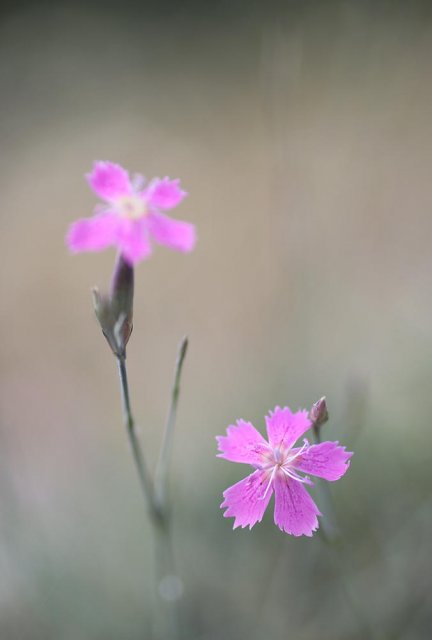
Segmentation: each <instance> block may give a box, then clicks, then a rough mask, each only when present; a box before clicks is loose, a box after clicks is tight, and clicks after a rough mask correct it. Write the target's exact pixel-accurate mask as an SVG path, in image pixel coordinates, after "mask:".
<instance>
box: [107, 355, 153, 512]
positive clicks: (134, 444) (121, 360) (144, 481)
mask: <svg viewBox="0 0 432 640" xmlns="http://www.w3.org/2000/svg"><path fill="white" fill-rule="evenodd" d="M117 364H118V370H119V377H120V391H121V397H122V405H123V419H124V424H125V427H126V431H127V435H128V438H129V442H130V445H131V449H132V454H133V458H134V461H135V466H136V469H137V471H138V476H139V480H140V484H141V489H142V492H143V494H144V498H145V500H146V503H147V507H148V508H149V511H150V514H151V517H152V519H154V518H155V516H156V510H155V503H154V494H153V484H152V481H151V478H150V474H149V472H148V469H147V465H146V462H145V458H144V454H143V452H142V450H141V446H140V443H139V439H138V434H137V431H136V426H135V420H134V418H133V415H132V409H131V403H130V396H129V384H128V377H127V370H126V360H125V357H122V356H119V357H117Z"/></svg>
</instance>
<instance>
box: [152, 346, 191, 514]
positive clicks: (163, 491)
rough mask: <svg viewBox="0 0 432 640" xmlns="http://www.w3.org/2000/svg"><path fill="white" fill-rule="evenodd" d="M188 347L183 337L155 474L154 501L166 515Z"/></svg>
mask: <svg viewBox="0 0 432 640" xmlns="http://www.w3.org/2000/svg"><path fill="white" fill-rule="evenodd" d="M187 347H188V339H187V337H184V338H183V340H182V341H181V343H180V346H179V350H178V354H177V361H176V365H175V372H174V382H173V386H172V390H171V403H170V407H169V411H168V416H167V420H166V423H165V430H164V434H163V439H162V445H161V449H160V453H159V459H158V463H157V466H156V472H155V500H156V505H157V507H158V508H159V509H160V511H161V513H163V514H164V515H166V512H167V508H168V505H167V481H168V467H169V461H170V457H171V450H172V443H173V435H174V427H175V422H176V417H177V405H178V400H179V395H180V379H181V374H182V369H183V362H184V359H185V356H186V351H187Z"/></svg>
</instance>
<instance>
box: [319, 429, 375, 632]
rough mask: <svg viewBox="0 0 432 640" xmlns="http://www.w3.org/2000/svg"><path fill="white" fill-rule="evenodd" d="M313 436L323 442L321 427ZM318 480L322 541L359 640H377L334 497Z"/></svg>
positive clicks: (326, 485) (325, 485) (326, 484)
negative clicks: (357, 590)
mask: <svg viewBox="0 0 432 640" xmlns="http://www.w3.org/2000/svg"><path fill="white" fill-rule="evenodd" d="M313 434H314V438H313V439H314V441H315V443H316V444H319V443H320V442H321V437H320V429H319V426H318V427H316V428H315V425H313ZM317 480H318V487H319V489H320V503H324V506H323V513H324V514H325V515H323V516H322V520H321V527H320V528H319V529H318V532H319V534H320V536H321V540H323V542H324V544H325V545H326V546H327V549H328V552H329V555H330V557H331V559H332V564H333V565H335V566H336V567H337V571H338V574H339V578H340V581H341V583H342V587H343V591H344V594H345V599H346V601H347V604H348V606H349V607H350V609H351V611H352V614H353V617H354V618H355V620H356V623H357V628H358V636H359V640H376V638H377V635H376V633H375V631H374V629H373V628H372V627H371V625H370V624H369V621H368V619H367V616H366V614H365V613H364V611H363V607H362V606H361V604H359V598H358V597H357V594H356V593H355V589H354V588H353V585H352V580H351V574H352V571H351V568H349V567H348V566H347V563H346V559H345V557H344V549H343V547H344V541H343V539H342V536H341V533H340V530H339V528H338V525H337V522H336V515H335V508H334V504H333V496H332V493H331V491H330V487H329V485H328V483H327V482H325V481H323V480H321V479H320V478H318V479H317Z"/></svg>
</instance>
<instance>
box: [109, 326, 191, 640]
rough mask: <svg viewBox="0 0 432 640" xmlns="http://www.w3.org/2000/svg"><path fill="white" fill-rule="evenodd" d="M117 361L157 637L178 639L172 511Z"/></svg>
mask: <svg viewBox="0 0 432 640" xmlns="http://www.w3.org/2000/svg"><path fill="white" fill-rule="evenodd" d="M186 347H187V339H186V338H185V339H184V340H183V341H182V343H181V346H180V350H179V356H178V359H177V365H176V374H175V379H174V386H173V390H172V399H171V407H170V411H169V413H168V421H167V425H166V428H165V437H164V446H163V449H162V454H163V456H162V458H161V460H162V467H161V469H162V472H163V474H162V475H161V476H160V477H161V480H162V484H161V487H162V488H163V491H164V492H163V494H162V495H163V496H165V481H166V475H167V466H168V461H169V451H170V447H171V439H172V432H173V428H174V423H175V417H176V410H177V402H178V395H179V384H180V375H181V368H182V363H183V360H184V356H185V354H186ZM117 364H118V370H119V377H120V390H121V397H122V405H123V417H124V423H125V427H126V431H127V434H128V438H129V442H130V445H131V449H132V454H133V458H134V461H135V466H136V468H137V471H138V476H139V480H140V484H141V489H142V492H143V495H144V498H145V501H146V504H147V507H148V511H149V515H150V522H151V524H152V529H153V537H154V544H155V570H156V576H155V577H156V584H155V587H156V589H155V590H156V596H157V598H158V601H159V606H158V609H159V612H160V613H159V615H157V616H156V619H155V629H154V631H155V638H159V639H160V640H177V639H178V638H179V637H180V628H179V621H178V617H179V616H178V610H177V601H178V599H179V598H180V596H181V592H182V583H181V580H180V578H179V577H178V576H177V575H176V572H175V567H174V555H173V550H172V541H171V538H172V536H171V519H170V514H169V513H168V509H167V505H166V503H165V502H161V501H160V499H159V498H157V494H156V491H155V486H156V485H155V484H154V483H153V481H152V478H151V476H150V473H149V471H148V467H147V464H146V461H145V457H144V454H143V451H142V449H141V446H140V443H139V439H138V434H137V431H136V426H135V421H134V418H133V414H132V409H131V403H130V396H129V385H128V377H127V369H126V356H125V355H124V356H118V357H117Z"/></svg>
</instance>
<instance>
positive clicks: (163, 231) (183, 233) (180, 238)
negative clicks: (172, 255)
mask: <svg viewBox="0 0 432 640" xmlns="http://www.w3.org/2000/svg"><path fill="white" fill-rule="evenodd" d="M147 219H148V224H149V230H150V233H151V235H152V236H153V238H154V239H155V240H156V242H158V243H159V244H163V245H165V246H166V247H170V248H171V249H177V250H178V251H183V252H185V253H187V252H189V251H192V249H193V248H194V246H195V242H196V233H195V226H194V225H193V224H190V222H183V221H182V220H173V219H172V218H169V217H168V216H164V215H163V214H162V213H159V212H156V211H152V212H151V213H149V214H148V216H147Z"/></svg>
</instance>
